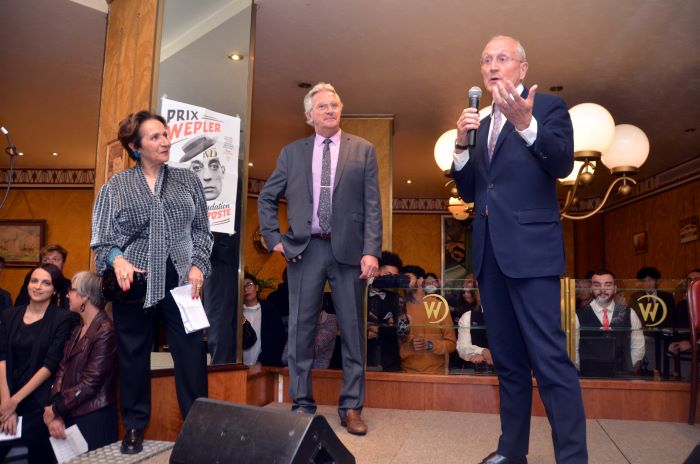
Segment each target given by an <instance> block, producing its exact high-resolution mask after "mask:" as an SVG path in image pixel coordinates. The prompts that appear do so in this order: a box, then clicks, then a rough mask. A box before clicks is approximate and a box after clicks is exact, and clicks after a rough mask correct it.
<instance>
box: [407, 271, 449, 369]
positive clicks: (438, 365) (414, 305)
mask: <svg viewBox="0 0 700 464" xmlns="http://www.w3.org/2000/svg"><path fill="white" fill-rule="evenodd" d="M401 272H403V273H404V274H405V275H407V276H408V277H409V279H410V284H409V288H408V289H407V290H406V296H405V304H406V314H407V316H408V321H409V324H410V326H409V331H408V334H407V335H405V336H403V337H401V339H400V342H401V344H400V353H401V368H402V369H403V370H404V371H405V372H414V373H424V374H444V373H445V370H446V367H447V366H446V361H445V358H446V357H447V356H446V355H449V353H452V352H453V351H455V346H456V343H457V337H456V335H455V330H454V327H453V326H452V324H451V322H452V321H450V320H449V318H447V319H446V321H445V322H443V323H442V325H438V324H434V325H433V324H430V320H429V316H428V314H427V313H426V310H425V307H424V306H423V297H425V292H424V290H423V282H424V279H425V271H424V270H423V269H422V268H421V267H419V266H405V267H404V268H403V269H402V271H401Z"/></svg>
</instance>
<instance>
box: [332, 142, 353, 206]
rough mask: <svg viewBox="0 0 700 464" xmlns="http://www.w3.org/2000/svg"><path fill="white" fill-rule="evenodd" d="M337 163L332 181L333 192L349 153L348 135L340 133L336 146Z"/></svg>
mask: <svg viewBox="0 0 700 464" xmlns="http://www.w3.org/2000/svg"><path fill="white" fill-rule="evenodd" d="M338 148H339V149H338V164H337V165H336V167H335V180H334V181H333V192H335V189H336V188H337V187H338V182H340V176H342V175H343V169H344V168H345V163H346V162H347V160H348V156H349V155H350V137H347V136H345V135H343V134H342V133H341V134H340V147H338Z"/></svg>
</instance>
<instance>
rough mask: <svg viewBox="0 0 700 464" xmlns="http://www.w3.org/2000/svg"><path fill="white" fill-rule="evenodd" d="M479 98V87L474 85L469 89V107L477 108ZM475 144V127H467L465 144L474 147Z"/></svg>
mask: <svg viewBox="0 0 700 464" xmlns="http://www.w3.org/2000/svg"><path fill="white" fill-rule="evenodd" d="M480 98H481V88H479V87H477V86H476V85H475V86H474V87H472V88H471V89H469V108H476V109H477V111H478V110H479V99H480ZM475 145H476V129H469V131H468V132H467V146H468V147H469V148H474V146H475Z"/></svg>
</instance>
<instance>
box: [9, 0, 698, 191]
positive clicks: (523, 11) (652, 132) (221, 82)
mask: <svg viewBox="0 0 700 464" xmlns="http://www.w3.org/2000/svg"><path fill="white" fill-rule="evenodd" d="M117 1H118V0H117ZM209 2H211V3H210V4H209ZM209 2H207V3H206V4H207V5H208V7H205V6H204V4H205V2H188V3H187V4H188V5H190V6H191V7H195V10H196V11H197V12H198V14H199V16H197V17H195V16H194V15H193V14H191V13H187V12H184V11H180V12H179V13H178V14H179V15H180V17H181V18H185V19H188V21H189V22H187V21H184V20H182V19H181V20H180V22H181V23H183V24H184V23H186V24H184V25H183V29H184V30H188V31H193V32H190V34H191V35H192V37H194V38H193V39H192V40H189V41H188V43H189V42H191V43H192V46H197V47H201V50H203V49H204V48H206V41H207V40H208V38H209V37H210V36H212V37H214V36H217V35H218V39H217V40H222V37H224V39H223V40H228V41H230V46H228V48H226V53H230V52H231V51H234V50H235V47H236V46H237V44H236V41H238V40H243V39H244V37H243V36H242V37H241V38H239V39H237V38H236V37H235V36H236V34H234V33H232V32H231V31H232V30H240V27H238V26H236V27H232V28H230V30H229V26H227V24H229V22H230V21H235V19H236V18H235V15H232V14H231V12H232V11H234V10H235V8H236V5H238V4H240V1H237V0H233V1H231V0H228V1H227V0H209ZM256 3H257V4H258V6H259V8H258V11H257V19H256V31H257V33H256V50H255V80H254V92H253V113H252V132H251V134H252V140H251V150H250V158H251V160H252V161H253V162H254V166H253V168H251V170H250V176H251V177H256V178H266V177H267V176H268V175H269V173H270V172H271V170H272V168H273V166H274V162H275V160H276V157H277V154H278V153H279V150H280V148H281V147H282V146H283V145H284V144H286V143H288V142H290V141H292V140H294V139H295V138H298V137H301V136H304V134H306V133H307V128H306V126H305V124H304V118H303V114H302V104H301V100H302V97H303V95H304V93H305V92H306V90H304V89H301V88H299V87H298V86H297V84H298V83H300V82H310V83H315V82H317V81H319V80H325V81H330V82H331V83H333V84H334V85H335V87H336V89H337V90H338V92H339V93H340V95H341V97H342V99H343V102H344V105H345V112H346V113H353V114H371V113H381V114H387V113H388V114H394V115H395V117H396V119H395V136H394V140H393V142H394V146H393V153H394V166H393V170H394V195H395V196H397V197H443V198H444V197H445V189H444V187H443V185H444V178H443V177H442V174H441V173H440V172H439V170H438V168H437V166H436V165H435V163H434V161H433V154H432V153H433V145H434V142H435V140H436V139H437V137H438V136H439V135H440V134H441V133H442V132H444V131H445V130H448V129H450V128H452V126H453V124H454V121H455V120H456V117H457V115H458V113H459V111H460V109H461V108H462V107H463V105H464V104H465V102H466V93H467V90H468V89H469V87H471V86H472V85H482V82H481V77H480V74H479V66H478V59H479V56H480V52H481V49H482V48H483V46H484V44H485V42H486V41H487V40H488V39H489V38H490V37H491V36H493V35H495V34H508V35H513V36H515V37H517V38H519V39H520V40H521V41H522V43H523V45H524V46H525V48H526V50H527V53H528V61H529V63H530V72H529V74H528V77H527V79H526V84H527V85H533V84H538V85H539V88H540V90H542V91H545V90H547V89H548V88H549V87H551V86H563V87H564V90H563V91H562V92H560V94H561V95H562V97H563V98H564V99H565V100H566V102H567V103H568V104H569V106H573V105H575V104H578V103H582V102H587V101H591V102H595V103H599V104H602V105H603V106H605V107H606V108H608V109H609V111H610V112H611V114H612V115H613V117H614V118H615V121H616V123H618V124H620V123H628V124H634V125H637V126H639V127H640V128H642V129H643V130H644V131H645V132H646V133H647V135H648V136H649V139H650V143H651V153H650V155H649V160H648V161H647V163H646V164H645V165H644V166H643V167H642V171H641V172H640V175H639V176H638V178H645V177H649V176H651V175H654V174H656V173H658V172H660V171H662V170H665V169H668V168H669V167H672V166H675V165H678V164H680V163H681V162H684V161H687V160H689V159H691V158H694V157H697V156H698V154H700V133H699V132H698V131H694V132H686V129H689V128H696V127H698V125H699V124H700V121H699V120H700V58H699V57H698V54H697V52H696V50H695V48H696V47H697V45H698V44H699V43H700V40H699V39H700V28H699V27H697V23H698V21H699V20H700V2H698V1H695V0H665V1H658V0H618V1H616V2H610V1H608V0H587V1H582V2H562V1H558V0H530V1H528V2H519V1H515V0H509V1H503V2H493V1H484V0H478V1H465V0H439V1H437V0H436V1H434V2H426V1H423V0H352V1H328V0H325V1H324V0H257V2H256ZM167 5H168V4H167V3H166V16H167V15H168V11H169V10H168V8H170V7H168V6H167ZM227 15H228V16H227ZM166 19H167V18H166ZM217 22H218V24H217V25H216V26H214V27H211V28H210V29H211V30H212V31H213V33H212V34H202V33H201V31H202V30H205V29H206V27H204V26H205V25H207V24H216V23H217ZM105 24H106V22H105V17H104V15H103V14H101V13H100V12H98V11H95V10H92V9H89V8H85V7H82V6H80V5H77V4H75V3H72V2H69V1H67V0H23V1H22V2H17V1H12V0H0V44H2V46H1V47H0V53H1V54H0V62H2V63H9V64H10V66H9V67H10V69H11V70H12V72H10V73H7V72H3V73H0V124H2V125H5V126H6V127H8V128H9V129H10V130H11V131H12V135H13V140H14V142H15V144H16V145H17V146H18V147H19V148H20V149H22V150H24V151H25V153H27V155H26V156H24V157H23V158H20V159H18V162H17V163H16V165H17V166H18V167H54V166H55V165H57V164H60V165H61V167H82V168H88V167H92V166H94V151H95V143H96V138H97V136H96V133H97V131H96V123H97V114H98V108H99V80H100V77H101V70H102V47H103V43H104V32H105ZM198 28H199V29H198ZM198 30H199V31H200V35H199V36H197V31H198ZM217 31H218V34H217ZM226 31H228V33H227V32H226ZM166 34H167V31H166ZM183 36H184V34H183V33H174V35H173V36H172V38H171V37H166V38H164V40H163V44H164V45H167V44H172V43H177V41H178V39H179V38H181V37H183ZM246 40H247V39H246ZM5 44H10V46H9V47H7V46H6V45H5ZM246 46H247V45H246ZM201 50H200V52H196V53H195V52H194V51H190V52H187V49H186V48H185V49H183V51H182V52H180V53H191V56H190V59H195V58H196V57H200V58H202V53H203V52H202V51H201ZM180 53H178V54H180ZM176 56H177V54H175V55H174V57H176ZM183 56H184V55H183ZM170 60H173V58H169V59H167V60H165V61H164V62H163V63H162V65H161V66H162V67H161V76H162V75H163V70H164V68H165V67H166V66H168V62H169V61H170ZM208 62H209V61H208V60H206V59H201V61H200V62H199V63H197V65H196V66H195V67H194V68H190V70H189V72H187V70H185V69H179V70H178V68H175V67H174V66H175V65H174V64H173V67H174V68H173V69H172V70H171V71H170V72H169V73H168V74H169V75H173V76H175V75H177V76H183V75H185V76H186V77H187V79H188V82H190V84H189V86H190V87H191V88H192V92H193V94H192V95H189V96H188V97H187V98H188V100H189V99H195V100H202V101H206V105H205V106H211V107H212V109H215V110H216V111H222V112H226V111H223V110H222V109H221V108H218V109H217V108H216V107H215V105H217V104H219V103H221V102H224V101H226V102H229V101H230V102H233V101H234V100H238V99H239V98H242V97H243V95H241V96H240V97H238V96H235V95H232V93H233V91H232V88H234V87H235V88H240V87H241V86H240V85H238V84H240V82H239V81H238V80H240V79H245V76H243V75H238V77H236V72H237V71H236V72H233V73H232V74H230V75H229V74H226V73H220V72H216V73H214V74H215V75H216V76H221V75H224V76H227V77H226V78H219V79H215V78H214V79H210V78H211V77H212V70H213V69H214V68H213V67H207V63H208ZM173 63H174V61H173ZM228 64H229V65H230V64H231V63H228ZM192 69H194V70H196V71H195V72H192ZM202 73H205V74H207V75H208V80H207V81H206V84H205V85H204V87H205V88H206V90H207V92H202V91H201V89H202V87H203V86H202V85H199V84H200V82H203V81H199V80H198V78H197V76H200V75H202ZM232 81H233V84H232ZM234 84H235V85H234ZM197 92H199V94H198V93H197ZM161 93H162V92H161ZM169 96H171V98H175V97H174V96H172V95H169ZM212 96H213V97H212ZM217 96H218V97H217ZM487 100H488V99H485V100H484V101H482V105H485V104H488V103H489V102H488V101H487ZM189 102H190V103H193V104H203V103H200V102H198V101H189ZM232 104H234V105H238V106H237V107H241V106H242V107H243V108H244V107H245V105H242V104H241V103H240V102H234V103H232ZM236 112H239V111H236ZM51 151H58V152H59V153H61V156H59V157H58V159H57V158H56V157H51V156H50V154H49V153H50V152H51ZM59 159H60V161H59ZM1 166H2V167H6V166H7V160H6V159H3V160H2V165H1ZM601 171H602V170H601ZM601 173H602V172H601ZM602 174H603V175H596V177H597V178H598V180H597V184H602V183H604V182H605V181H606V180H609V177H608V176H607V174H605V173H602ZM407 179H411V180H412V181H413V182H412V184H410V185H407V184H406V182H405V181H406V180H407ZM601 188H602V187H601ZM590 190H591V191H599V190H600V188H596V186H595V185H594V187H592V188H591V189H590Z"/></svg>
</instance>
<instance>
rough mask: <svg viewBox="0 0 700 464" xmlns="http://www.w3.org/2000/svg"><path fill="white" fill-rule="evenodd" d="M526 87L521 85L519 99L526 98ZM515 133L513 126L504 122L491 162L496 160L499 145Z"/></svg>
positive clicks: (508, 122)
mask: <svg viewBox="0 0 700 464" xmlns="http://www.w3.org/2000/svg"><path fill="white" fill-rule="evenodd" d="M527 93H528V91H527V87H525V85H524V84H523V91H522V93H521V94H520V96H521V97H523V98H527ZM514 131H515V126H513V124H512V123H511V122H510V121H508V120H506V123H505V124H503V128H502V129H501V133H500V134H498V140H496V148H494V150H493V159H491V162H493V161H494V160H495V159H496V154H497V153H498V149H499V148H501V145H503V141H504V140H505V139H506V138H507V137H508V135H510V133H511V132H514Z"/></svg>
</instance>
